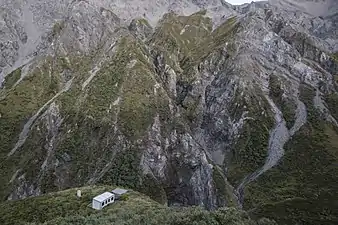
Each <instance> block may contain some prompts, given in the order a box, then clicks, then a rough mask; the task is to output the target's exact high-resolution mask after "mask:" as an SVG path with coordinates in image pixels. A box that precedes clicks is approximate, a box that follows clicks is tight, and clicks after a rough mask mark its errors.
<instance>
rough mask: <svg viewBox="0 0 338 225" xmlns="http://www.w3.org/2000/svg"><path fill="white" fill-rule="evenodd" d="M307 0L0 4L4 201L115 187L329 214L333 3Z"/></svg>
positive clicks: (276, 213)
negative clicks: (68, 190)
mask: <svg viewBox="0 0 338 225" xmlns="http://www.w3.org/2000/svg"><path fill="white" fill-rule="evenodd" d="M313 2H314V3H313ZM317 4H318V3H317V2H315V1H297V2H293V3H292V4H291V1H287V0H280V1H269V2H257V3H251V4H245V5H242V6H232V5H230V4H228V3H226V2H224V1H217V0H214V1H202V0H201V1H199V0H185V1H155V0H153V1H150V0H148V1H136V0H135V1H134V0H128V1H117V0H116V1H115V0H100V1H97V0H96V1H94V0H89V1H70V0H63V1H59V2H58V3H57V4H56V3H55V2H54V1H49V0H26V1H24V2H23V3H22V1H12V0H11V1H9V0H8V1H2V3H0V12H1V14H0V15H1V17H0V27H1V30H0V49H1V58H0V78H1V80H2V81H1V89H0V160H1V162H2V164H1V167H0V184H1V185H0V197H1V199H2V200H11V199H20V198H25V197H27V196H32V195H40V194H42V193H47V192H51V191H55V190H62V189H65V188H69V187H76V186H82V185H92V184H97V183H103V184H118V185H121V186H126V187H131V188H135V189H138V190H140V191H142V192H144V193H147V194H149V195H150V196H151V197H153V198H154V199H155V200H157V201H159V202H161V203H164V204H169V205H200V206H204V207H206V208H208V209H215V208H217V207H222V206H236V207H243V208H244V209H248V210H250V212H251V214H252V216H255V217H269V218H272V219H275V220H276V221H277V222H281V224H297V223H300V221H301V222H302V224H334V222H335V221H337V219H338V217H337V212H336V210H335V208H336V202H337V196H338V193H337V188H336V184H335V181H336V180H337V178H338V177H337V174H338V171H337V161H338V160H337V156H338V155H337V151H338V144H337V142H336V140H337V137H338V133H337V124H338V123H337V120H338V110H337V105H338V94H337V83H336V81H337V76H338V55H337V52H338V36H337V12H338V11H337V10H336V9H337V4H336V2H335V1H323V5H325V7H324V6H323V7H322V8H321V11H320V15H319V14H318V15H317V14H315V13H313V12H312V11H311V10H312V9H313V7H314V6H317ZM305 6H306V7H305ZM326 6H327V7H326ZM309 205H316V207H310V206H309ZM309 208H311V210H310V214H308V212H309ZM288 210H291V211H293V212H294V213H293V214H291V213H290V212H289V211H288Z"/></svg>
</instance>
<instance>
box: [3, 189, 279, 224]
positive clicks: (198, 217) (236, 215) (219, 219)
mask: <svg viewBox="0 0 338 225" xmlns="http://www.w3.org/2000/svg"><path fill="white" fill-rule="evenodd" d="M112 188H113V187H111V186H100V187H84V188H81V190H82V197H81V198H78V197H77V196H76V189H69V190H66V191H62V192H56V193H51V194H48V195H44V196H39V197H34V198H28V199H25V200H19V201H10V202H5V203H1V204H0V224H1V225H21V224H29V225H38V224H39V225H40V224H44V225H49V224H51V225H69V224H74V225H75V224H78V225H106V224H109V225H114V224H116V225H127V224H128V225H135V224H144V225H158V224H163V225H191V224H192V225H197V224H199V225H207V224H208V225H273V224H274V223H273V222H271V221H270V220H267V219H262V220H260V221H258V222H255V221H253V220H251V219H250V218H249V217H248V215H247V214H246V213H244V212H242V211H239V210H237V209H234V208H222V209H219V210H217V211H213V212H210V211H206V210H203V209H201V208H198V207H192V208H169V207H166V206H163V205H160V204H158V203H156V202H154V201H152V200H151V199H150V198H148V197H146V196H143V195H141V194H139V193H137V192H133V191H130V192H129V193H128V198H124V199H122V200H119V201H116V202H115V203H114V204H111V205H109V206H107V207H105V208H104V209H103V210H100V211H96V210H94V209H92V208H91V205H90V203H91V200H92V197H94V196H95V195H97V194H100V193H102V192H103V191H110V190H112Z"/></svg>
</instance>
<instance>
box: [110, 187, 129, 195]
mask: <svg viewBox="0 0 338 225" xmlns="http://www.w3.org/2000/svg"><path fill="white" fill-rule="evenodd" d="M112 192H113V193H114V194H117V195H123V194H125V193H127V192H128V190H125V189H121V188H116V189H114V190H112Z"/></svg>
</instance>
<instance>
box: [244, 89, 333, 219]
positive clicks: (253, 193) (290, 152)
mask: <svg viewBox="0 0 338 225" xmlns="http://www.w3.org/2000/svg"><path fill="white" fill-rule="evenodd" d="M300 94H301V96H300V97H301V100H302V101H303V102H304V103H305V104H306V106H307V111H308V122H307V123H306V124H305V125H304V126H303V127H302V128H301V130H300V131H299V132H298V133H297V134H296V135H295V136H294V137H293V138H292V139H291V140H290V141H289V142H288V143H287V144H286V146H285V150H286V153H285V156H284V157H283V159H282V160H281V162H280V163H279V165H278V166H276V167H275V168H273V169H272V170H270V171H268V172H267V173H265V174H263V175H262V176H261V177H260V178H258V180H257V181H256V182H254V183H252V184H250V185H249V187H248V188H247V190H246V199H245V202H244V207H245V208H247V209H251V214H252V215H253V216H254V217H260V216H262V215H264V216H266V217H268V218H273V219H275V220H276V221H277V222H278V224H302V225H334V224H337V223H338V213H337V210H336V209H337V208H338V189H337V179H338V167H337V162H338V157H337V156H338V143H337V138H338V133H337V131H336V130H335V129H334V128H333V127H332V125H330V124H328V123H326V122H325V120H324V119H321V118H322V116H321V115H320V113H319V112H318V110H317V109H315V107H314V106H313V97H314V95H315V93H314V90H313V89H312V88H310V87H308V86H305V85H302V86H301V93H300ZM295 159H297V160H295Z"/></svg>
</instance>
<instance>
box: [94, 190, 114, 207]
mask: <svg viewBox="0 0 338 225" xmlns="http://www.w3.org/2000/svg"><path fill="white" fill-rule="evenodd" d="M114 201H115V195H114V194H113V193H110V192H104V193H102V194H100V195H98V196H96V197H94V198H93V202H92V208H93V209H97V210H101V209H103V208H104V207H105V206H107V205H109V204H111V203H113V202H114Z"/></svg>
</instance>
